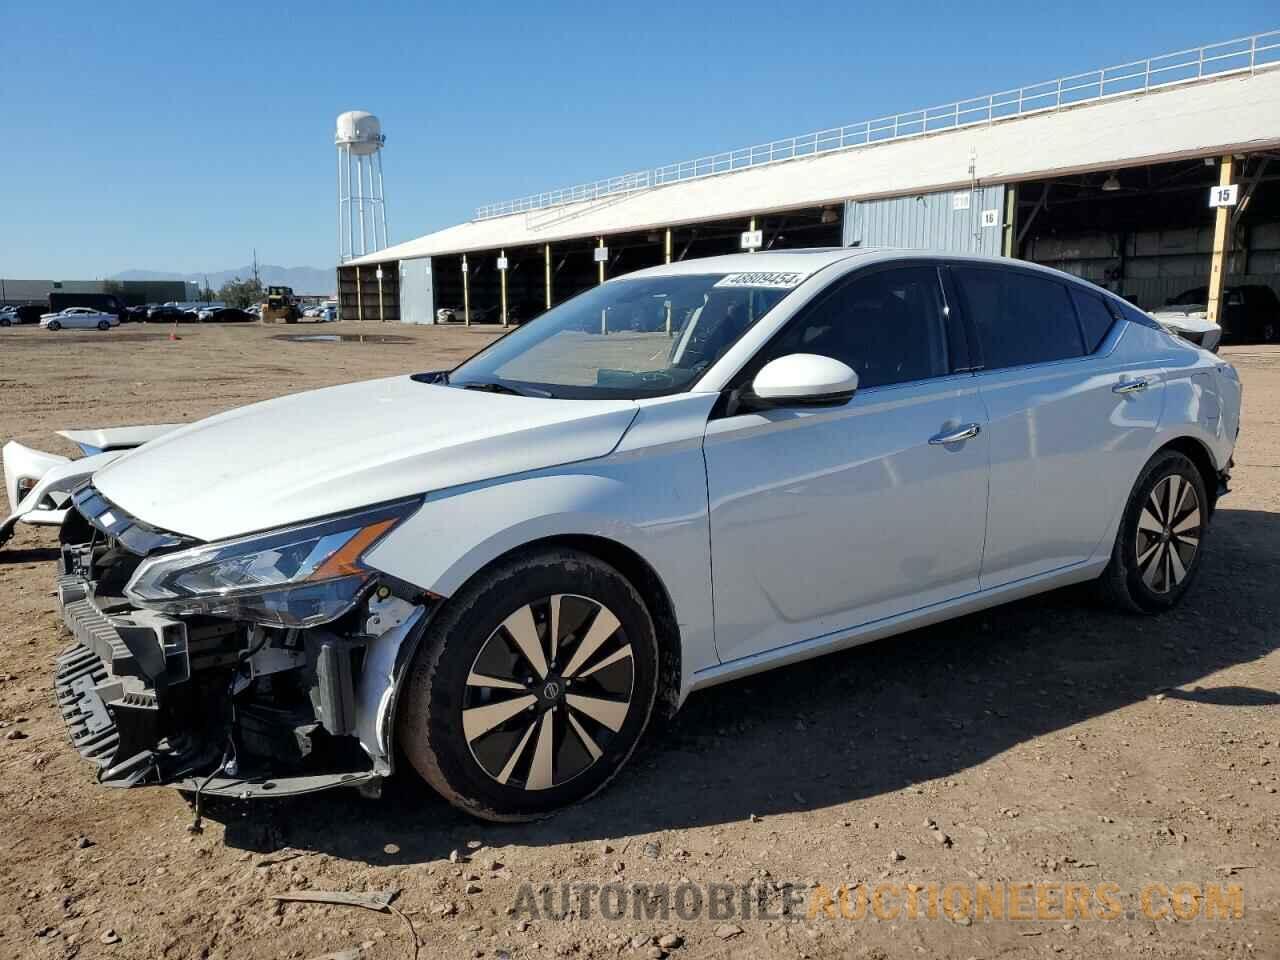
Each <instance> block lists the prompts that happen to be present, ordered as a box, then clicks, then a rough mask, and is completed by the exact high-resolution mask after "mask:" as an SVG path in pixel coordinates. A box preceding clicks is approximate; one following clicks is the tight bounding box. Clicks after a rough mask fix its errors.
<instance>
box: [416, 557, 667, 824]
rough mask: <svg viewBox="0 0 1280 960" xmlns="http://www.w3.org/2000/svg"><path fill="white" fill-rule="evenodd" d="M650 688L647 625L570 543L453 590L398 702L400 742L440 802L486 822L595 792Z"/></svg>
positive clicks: (628, 739)
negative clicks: (570, 549) (564, 547)
mask: <svg viewBox="0 0 1280 960" xmlns="http://www.w3.org/2000/svg"><path fill="white" fill-rule="evenodd" d="M656 689H657V642H656V638H655V635H654V628H653V621H652V618H651V617H650V615H649V612H648V610H647V609H646V607H645V604H644V601H643V599H642V598H641V597H640V595H639V594H638V593H637V592H636V590H635V588H634V587H633V586H632V585H631V584H630V583H629V582H628V581H627V580H626V579H625V578H624V577H623V576H622V575H621V574H620V573H618V571H616V570H615V569H613V568H612V567H610V566H609V565H608V564H606V563H603V562H602V561H600V560H598V559H596V558H595V557H592V556H589V555H586V554H581V553H577V552H575V551H569V550H562V549H556V550H548V551H541V552H538V553H532V554H529V555H526V556H523V557H517V558H514V559H512V560H509V561H505V562H502V563H500V564H499V565H498V566H497V567H496V568H495V569H493V570H492V571H489V572H487V573H485V574H483V575H481V576H480V577H479V578H477V580H476V581H475V582H473V583H471V584H468V585H467V586H466V587H464V588H463V590H462V591H461V592H460V593H459V594H457V595H455V596H454V597H452V598H450V600H449V601H448V602H447V603H446V605H445V607H444V608H443V609H442V610H441V611H440V613H439V614H438V615H437V617H436V618H435V619H434V620H433V622H432V624H431V626H430V627H429V628H428V633H427V635H426V636H425V637H424V638H423V646H422V647H421V649H420V650H419V652H418V654H417V657H416V658H415V661H414V664H413V666H412V667H411V669H410V673H409V675H408V677H406V681H405V689H404V692H403V694H402V697H401V701H400V703H401V707H400V717H399V737H400V741H401V743H402V744H403V746H404V750H405V753H406V754H407V755H408V757H409V759H410V761H411V762H412V763H413V765H414V767H415V768H416V769H417V770H418V772H419V773H420V774H421V775H422V776H423V777H424V778H425V779H426V780H427V782H428V783H430V784H431V785H432V786H433V787H434V788H435V789H436V790H438V791H439V792H440V793H441V794H442V795H443V796H444V797H445V798H446V799H448V800H449V801H450V802H451V803H453V804H455V805H456V806H459V807H461V808H462V809H464V810H466V811H467V812H469V813H472V814H474V815H476V816H479V817H483V818H485V819H490V820H520V819H529V818H533V817H538V816H542V815H545V814H548V813H551V812H553V811H554V810H556V809H558V808H560V807H563V806H566V805H568V804H571V803H575V802H577V801H579V800H582V799H584V798H586V797H588V796H590V795H591V794H593V793H595V792H596V791H597V790H599V789H600V788H601V787H603V786H604V785H605V784H606V783H607V782H608V781H609V780H610V779H611V778H612V777H613V776H614V774H616V773H617V772H618V770H619V769H620V768H621V766H622V765H623V763H625V762H626V760H627V758H628V757H629V756H630V755H631V752H632V751H633V750H634V749H635V746H636V744H637V742H638V741H639V739H640V736H641V734H642V733H643V731H644V728H645V726H646V725H647V723H648V720H649V714H650V713H651V711H652V708H653V702H654V697H655V692H656Z"/></svg>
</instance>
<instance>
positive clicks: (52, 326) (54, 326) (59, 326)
mask: <svg viewBox="0 0 1280 960" xmlns="http://www.w3.org/2000/svg"><path fill="white" fill-rule="evenodd" d="M48 329H50V330H61V329H62V324H60V323H59V322H58V321H57V320H50V321H49V326H48Z"/></svg>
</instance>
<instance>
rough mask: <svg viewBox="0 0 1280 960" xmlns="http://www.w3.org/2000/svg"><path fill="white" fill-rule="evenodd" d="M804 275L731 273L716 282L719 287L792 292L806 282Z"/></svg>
mask: <svg viewBox="0 0 1280 960" xmlns="http://www.w3.org/2000/svg"><path fill="white" fill-rule="evenodd" d="M804 278H805V274H803V273H765V272H760V273H729V274H725V275H724V276H723V277H721V278H720V279H719V280H717V281H716V286H717V287H764V288H766V289H769V290H790V289H792V288H793V287H798V286H800V284H801V283H802V282H803V281H804Z"/></svg>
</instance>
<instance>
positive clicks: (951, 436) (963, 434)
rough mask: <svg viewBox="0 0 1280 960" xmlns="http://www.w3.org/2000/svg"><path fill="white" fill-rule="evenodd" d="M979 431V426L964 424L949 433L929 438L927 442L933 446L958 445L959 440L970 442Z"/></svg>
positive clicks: (980, 428) (980, 429)
mask: <svg viewBox="0 0 1280 960" xmlns="http://www.w3.org/2000/svg"><path fill="white" fill-rule="evenodd" d="M981 431H982V427H981V425H979V424H976V423H966V424H965V425H964V426H963V427H959V428H957V429H956V430H953V431H952V432H950V433H940V434H938V435H937V436H935V437H930V438H929V442H930V443H932V444H933V445H934V446H938V445H940V444H947V443H959V442H960V441H961V440H972V439H973V438H974V437H976V436H977V435H978V434H979V433H980V432H981Z"/></svg>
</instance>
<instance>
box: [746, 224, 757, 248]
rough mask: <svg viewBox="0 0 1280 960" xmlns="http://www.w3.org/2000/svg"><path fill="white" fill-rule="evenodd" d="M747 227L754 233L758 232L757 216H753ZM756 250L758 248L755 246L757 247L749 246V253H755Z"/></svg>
mask: <svg viewBox="0 0 1280 960" xmlns="http://www.w3.org/2000/svg"><path fill="white" fill-rule="evenodd" d="M747 229H748V230H750V231H751V232H752V233H755V232H756V218H755V217H752V218H751V222H750V223H749V224H747ZM755 252H756V248H755V247H747V253H755Z"/></svg>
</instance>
